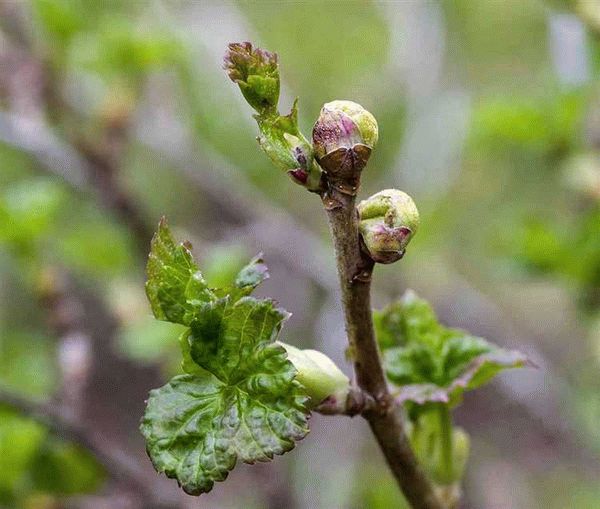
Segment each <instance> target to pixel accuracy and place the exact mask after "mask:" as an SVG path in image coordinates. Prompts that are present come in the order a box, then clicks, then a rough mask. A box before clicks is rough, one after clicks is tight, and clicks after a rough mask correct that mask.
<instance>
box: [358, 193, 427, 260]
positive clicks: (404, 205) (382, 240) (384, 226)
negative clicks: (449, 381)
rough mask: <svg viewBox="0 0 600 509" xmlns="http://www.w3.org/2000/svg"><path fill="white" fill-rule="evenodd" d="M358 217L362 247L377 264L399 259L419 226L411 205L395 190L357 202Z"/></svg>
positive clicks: (407, 199)
mask: <svg viewBox="0 0 600 509" xmlns="http://www.w3.org/2000/svg"><path fill="white" fill-rule="evenodd" d="M358 214H359V220H360V222H359V231H360V235H361V238H362V241H363V245H364V247H365V248H366V250H367V254H368V255H369V256H370V258H371V259H372V260H373V261H374V262H377V263H393V262H395V261H398V260H400V259H401V258H402V257H403V256H404V253H405V251H406V246H407V245H408V243H409V242H410V240H411V239H412V237H413V235H414V234H415V233H416V231H417V228H418V227H419V211H418V210H417V206H416V205H415V202H414V201H413V200H412V198H411V197H410V196H409V195H407V194H406V193H404V192H402V191H398V190H397V189H385V190H384V191H380V192H378V193H376V194H374V195H373V196H371V197H370V198H368V199H366V200H363V201H361V202H360V203H359V204H358Z"/></svg>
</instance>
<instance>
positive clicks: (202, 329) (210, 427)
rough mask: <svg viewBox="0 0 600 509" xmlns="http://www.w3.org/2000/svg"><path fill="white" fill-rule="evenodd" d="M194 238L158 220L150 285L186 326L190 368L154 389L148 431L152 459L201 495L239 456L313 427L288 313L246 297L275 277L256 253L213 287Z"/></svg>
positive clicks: (156, 300)
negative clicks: (180, 239)
mask: <svg viewBox="0 0 600 509" xmlns="http://www.w3.org/2000/svg"><path fill="white" fill-rule="evenodd" d="M190 249H191V246H190V245H189V243H182V244H176V243H175V241H174V240H173V237H172V236H171V234H170V232H169V229H168V227H167V224H166V221H165V220H164V218H163V220H161V222H160V224H159V227H158V232H157V233H156V235H155V236H154V239H153V241H152V250H151V253H150V257H149V260H148V282H147V284H146V292H147V294H148V299H149V300H150V303H151V305H152V310H153V311H154V314H155V316H156V318H158V319H161V320H167V321H171V322H175V323H181V324H184V325H187V329H186V330H185V331H184V332H183V333H182V334H181V335H180V338H179V343H180V346H181V351H182V356H183V362H182V367H183V370H184V371H185V372H186V375H182V376H177V377H175V378H173V379H172V380H171V381H170V382H169V383H167V384H166V385H165V386H163V387H161V388H160V389H155V390H153V391H151V392H150V397H149V399H148V404H147V407H146V412H145V414H144V417H143V419H142V423H141V428H140V429H141V431H142V434H143V435H144V437H145V438H146V446H147V450H148V454H149V456H150V458H151V459H152V463H153V464H154V467H155V468H156V470H157V471H159V472H164V473H165V474H166V475H167V476H169V477H174V478H176V479H177V481H178V482H179V484H180V485H181V486H182V487H183V489H184V490H185V491H186V492H187V493H190V494H193V495H199V494H201V493H205V492H207V491H210V490H211V489H212V487H213V484H214V482H215V481H222V480H224V479H225V478H226V477H227V474H228V472H229V471H230V470H231V469H232V468H233V467H234V466H235V463H236V461H237V459H240V460H241V461H244V462H246V463H254V462H255V461H268V460H270V459H272V458H273V455H275V454H283V453H284V452H286V451H289V450H290V449H292V448H293V447H294V443H295V442H296V441H297V440H300V439H301V438H303V437H304V436H305V435H306V433H307V432H308V428H307V419H308V415H309V413H310V412H309V410H308V406H307V405H308V401H309V398H308V396H307V393H306V390H305V389H304V387H303V386H302V385H301V384H300V383H299V382H298V381H296V380H295V378H296V374H297V371H296V369H295V367H294V365H293V364H292V363H291V362H290V361H289V360H288V358H287V353H286V351H285V349H284V348H283V347H282V346H281V345H280V344H278V343H275V340H276V338H277V335H278V334H279V331H280V329H281V325H282V323H283V321H284V320H285V319H286V318H287V317H288V313H287V312H285V311H284V310H282V309H279V308H276V307H275V306H274V304H273V302H272V301H270V300H257V299H254V298H252V297H248V294H250V293H251V292H252V290H253V289H254V288H255V287H256V286H257V285H258V284H260V283H261V282H262V281H264V280H265V279H266V278H267V277H268V271H267V267H266V265H265V264H264V262H263V260H262V258H261V257H260V255H259V256H257V257H256V258H254V259H253V260H252V261H251V262H250V263H249V264H248V265H247V266H246V267H244V268H243V269H242V270H241V271H240V272H239V274H238V275H237V277H236V278H235V281H234V282H233V284H232V285H231V286H230V287H228V288H225V289H214V290H213V289H210V288H208V286H207V285H206V283H205V282H204V279H203V277H202V275H201V273H200V271H199V270H198V267H197V265H196V264H195V262H194V260H193V257H192V254H191V251H190Z"/></svg>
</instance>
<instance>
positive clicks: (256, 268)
mask: <svg viewBox="0 0 600 509" xmlns="http://www.w3.org/2000/svg"><path fill="white" fill-rule="evenodd" d="M265 279H269V269H267V266H266V265H265V262H264V260H263V258H262V253H261V254H259V255H257V256H256V257H255V258H253V259H252V260H251V261H250V263H249V264H248V265H246V266H245V267H244V268H243V269H242V270H240V272H239V273H238V275H237V277H236V278H235V286H237V287H238V288H241V289H246V288H249V289H250V290H254V288H256V287H257V286H258V285H259V284H261V283H262V282H263V281H264V280H265Z"/></svg>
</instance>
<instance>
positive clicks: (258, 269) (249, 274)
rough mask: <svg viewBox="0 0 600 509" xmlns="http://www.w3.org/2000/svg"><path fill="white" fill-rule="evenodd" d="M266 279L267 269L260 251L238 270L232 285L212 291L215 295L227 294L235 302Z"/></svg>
mask: <svg viewBox="0 0 600 509" xmlns="http://www.w3.org/2000/svg"><path fill="white" fill-rule="evenodd" d="M267 279H269V269H268V268H267V266H266V264H265V262H264V260H263V259H262V253H260V254H258V255H257V256H255V257H254V258H253V259H252V260H250V263H248V265H246V266H245V267H243V268H242V270H240V271H239V272H238V274H237V276H236V277H235V281H234V282H233V285H232V286H229V287H227V288H223V289H216V290H214V293H215V295H216V296H217V297H225V296H227V295H229V296H230V298H231V300H232V301H233V302H235V301H237V300H239V299H241V298H242V297H245V296H246V295H250V294H251V293H252V291H253V290H254V289H255V288H256V287H257V286H258V285H260V284H261V283H262V282H263V281H265V280H267Z"/></svg>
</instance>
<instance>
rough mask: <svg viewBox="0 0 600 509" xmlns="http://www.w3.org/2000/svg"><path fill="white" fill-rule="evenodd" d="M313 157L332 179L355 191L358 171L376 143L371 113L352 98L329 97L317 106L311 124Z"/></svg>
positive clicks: (358, 178) (375, 126)
mask: <svg viewBox="0 0 600 509" xmlns="http://www.w3.org/2000/svg"><path fill="white" fill-rule="evenodd" d="M312 137H313V148H314V152H315V157H316V159H317V161H318V163H319V164H320V165H321V167H322V168H323V169H324V170H325V171H326V172H327V175H328V177H329V178H330V180H331V181H332V183H333V184H334V185H335V186H336V187H337V188H338V189H339V190H341V191H342V192H345V193H347V194H356V190H357V188H358V184H359V181H360V172H361V171H362V170H363V168H364V167H365V166H366V164H367V161H368V160H369V157H370V156H371V151H372V150H373V148H374V147H375V145H376V144H377V138H378V128H377V121H376V120H375V117H374V116H373V115H371V113H369V112H368V111H367V110H365V109H364V108H363V107H362V106H361V105H360V104H357V103H355V102H352V101H332V102H329V103H326V104H325V105H324V106H323V108H321V113H320V115H319V118H318V119H317V121H316V123H315V125H314V127H313V136H312Z"/></svg>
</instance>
